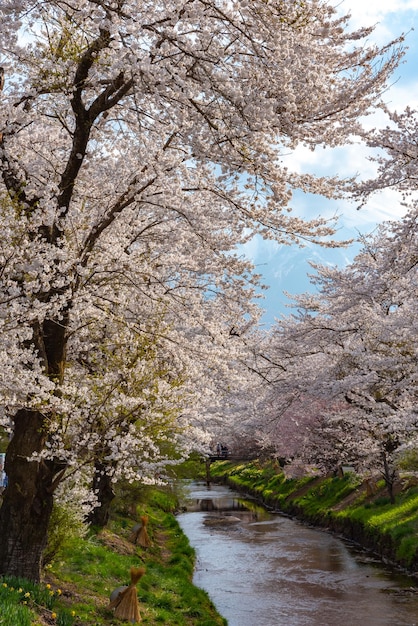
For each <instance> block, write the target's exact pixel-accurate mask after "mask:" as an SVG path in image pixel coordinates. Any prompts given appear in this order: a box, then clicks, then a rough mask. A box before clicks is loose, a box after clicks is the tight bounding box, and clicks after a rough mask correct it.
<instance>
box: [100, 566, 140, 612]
mask: <svg viewBox="0 0 418 626" xmlns="http://www.w3.org/2000/svg"><path fill="white" fill-rule="evenodd" d="M144 574H145V568H144V567H131V584H130V585H129V587H126V589H124V590H123V591H121V592H120V593H119V594H118V595H117V596H116V598H115V599H114V600H112V601H111V603H110V604H109V609H115V617H118V618H119V619H122V620H127V621H129V622H132V623H133V624H135V623H137V622H140V621H141V614H140V612H139V604H138V595H137V591H136V585H137V583H138V580H139V579H140V578H141V577H142V576H143V575H144Z"/></svg>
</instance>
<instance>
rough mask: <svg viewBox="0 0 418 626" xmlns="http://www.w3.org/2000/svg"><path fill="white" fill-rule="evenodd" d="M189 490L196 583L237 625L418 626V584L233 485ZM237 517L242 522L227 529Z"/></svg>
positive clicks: (187, 527) (187, 517)
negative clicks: (237, 490) (243, 495)
mask: <svg viewBox="0 0 418 626" xmlns="http://www.w3.org/2000/svg"><path fill="white" fill-rule="evenodd" d="M189 489H190V495H189V499H188V501H187V503H186V507H187V512H185V513H184V514H182V515H180V516H179V522H180V524H181V526H182V528H183V530H184V532H185V533H186V534H187V536H188V537H189V540H190V543H191V544H192V545H193V547H194V548H195V549H196V552H197V557H198V559H197V567H196V571H195V576H194V581H195V584H197V585H199V586H200V587H202V588H204V589H206V590H207V591H208V593H209V595H210V596H211V598H212V599H213V601H214V603H215V604H216V606H217V608H218V610H219V612H220V613H221V614H222V615H223V616H224V617H226V618H227V620H228V623H229V626H335V624H338V625H339V626H358V622H359V620H360V621H363V623H364V624H365V626H366V625H367V626H416V625H417V624H418V618H417V616H418V595H417V594H416V593H414V592H413V591H409V589H410V588H411V587H413V586H414V585H415V584H416V581H413V580H412V579H409V578H407V577H403V576H399V575H396V574H393V573H391V572H390V571H389V570H387V569H385V568H384V567H382V566H379V567H376V565H375V564H373V563H371V562H367V560H368V559H367V558H359V557H360V556H361V555H360V554H359V553H357V554H356V553H355V552H354V551H352V550H351V548H350V547H348V546H347V545H346V544H345V543H343V542H342V541H340V540H339V539H337V538H336V537H333V536H332V535H330V534H328V533H326V532H322V531H320V530H317V529H313V528H309V527H307V526H304V525H303V524H301V523H299V522H297V521H295V520H292V519H290V518H288V517H283V516H281V515H277V514H273V513H269V512H267V511H265V510H264V509H263V508H261V507H259V506H257V505H256V504H255V503H254V502H252V501H247V500H245V499H243V498H241V497H240V496H239V494H237V493H235V492H233V491H231V490H229V489H228V488H226V487H223V486H216V485H215V486H213V487H212V488H211V489H210V490H208V489H207V488H206V487H205V486H204V485H203V484H202V485H201V484H192V485H190V487H189ZM231 516H233V517H234V518H235V520H236V523H234V524H233V525H231V524H228V523H222V520H224V521H227V520H228V518H229V517H231ZM211 520H212V521H213V520H220V522H221V523H215V524H210V523H209V524H208V523H207V522H208V521H209V522H210V521H211Z"/></svg>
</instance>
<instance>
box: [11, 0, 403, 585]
mask: <svg viewBox="0 0 418 626" xmlns="http://www.w3.org/2000/svg"><path fill="white" fill-rule="evenodd" d="M0 19H1V24H2V27H1V33H0V55H1V63H2V68H3V69H2V72H1V79H2V80H1V87H2V91H1V111H0V131H1V140H0V163H1V165H0V170H1V181H2V182H1V189H0V192H1V196H0V211H1V222H0V223H1V226H0V229H1V237H0V256H1V263H0V266H1V274H0V281H1V293H2V298H1V302H0V332H1V336H2V368H1V374H0V376H1V384H0V389H1V396H2V397H1V406H2V419H3V423H4V424H5V425H6V426H7V427H9V428H10V432H11V434H12V439H11V441H10V444H9V446H8V449H7V456H6V471H7V474H8V477H9V485H8V487H7V489H6V491H5V493H4V497H3V502H2V507H1V509H0V526H1V528H2V533H1V537H0V573H7V574H16V575H19V576H25V577H28V578H31V579H34V580H37V579H38V578H39V576H40V571H39V564H40V560H41V554H42V550H43V548H44V546H45V541H46V533H47V527H48V520H49V517H50V513H51V509H52V504H53V494H54V492H55V490H56V489H57V487H58V485H59V483H60V481H61V480H62V479H63V477H64V476H65V473H66V472H67V469H68V463H69V459H70V458H71V456H72V455H71V450H68V449H67V448H66V445H67V446H70V447H71V445H73V444H72V443H71V442H74V441H75V440H76V437H75V436H71V437H69V438H68V440H67V442H68V443H67V444H65V442H64V440H63V438H62V437H61V431H62V424H63V423H64V422H66V424H67V432H70V431H71V430H72V429H73V430H74V432H76V430H77V428H80V427H81V424H82V421H83V418H84V419H85V420H88V419H89V416H88V415H87V412H86V411H85V407H86V405H88V400H86V401H85V404H83V403H81V406H80V404H78V403H77V401H76V398H77V397H80V394H79V393H78V389H79V390H81V391H83V385H84V382H85V378H84V376H83V373H82V371H80V370H82V369H83V368H85V372H84V373H86V372H87V373H88V368H89V364H88V359H87V358H86V355H87V354H88V353H89V352H90V351H91V350H92V346H94V344H95V341H96V340H97V337H98V336H99V333H98V328H99V326H100V325H103V319H104V318H105V317H109V318H112V317H113V315H119V314H123V315H122V318H123V319H124V320H125V323H126V324H127V325H128V327H129V328H131V329H134V328H136V330H137V331H138V332H140V333H141V332H143V333H146V332H147V322H148V321H149V320H150V319H151V318H152V316H153V315H155V314H156V310H158V311H161V310H162V311H164V312H165V313H167V315H169V320H170V323H171V324H172V326H171V327H170V333H169V335H168V334H167V343H171V345H174V344H175V345H176V348H177V353H176V354H175V357H176V359H178V360H179V361H181V360H182V359H187V360H188V362H189V364H190V367H189V368H186V369H187V376H188V379H189V380H193V367H192V363H193V359H192V356H193V354H194V355H195V356H197V355H198V356H199V359H200V360H199V359H197V358H196V361H197V362H199V363H202V360H203V359H202V355H203V354H204V353H205V352H206V351H208V353H209V354H212V355H213V353H214V352H216V351H217V352H218V354H219V355H221V354H222V355H223V357H222V358H223V361H224V363H225V365H224V368H223V370H221V371H222V372H224V373H226V369H227V364H228V363H229V362H231V363H237V362H238V361H239V359H238V358H237V354H236V346H237V344H238V343H239V338H240V336H242V334H243V330H242V329H243V328H245V325H246V324H247V323H248V321H249V319H250V318H251V316H253V314H254V307H253V306H252V305H251V299H252V297H253V295H254V288H255V285H256V284H257V277H256V276H255V275H253V274H252V269H251V267H250V264H249V263H247V262H245V260H243V259H240V258H239V256H238V255H237V253H236V248H237V246H238V245H239V244H242V243H245V242H246V241H248V239H249V238H251V237H252V236H253V235H254V234H256V233H258V234H260V235H262V236H263V237H268V238H273V239H276V240H277V241H279V242H282V243H294V242H300V241H303V240H306V239H308V240H311V241H316V242H323V243H324V244H325V243H328V245H333V244H332V242H329V241H328V240H327V239H326V238H327V237H328V236H329V235H331V234H332V232H333V229H332V225H329V224H328V223H327V222H326V220H324V219H322V218H320V217H319V218H315V219H312V220H309V221H303V220H301V219H298V218H297V217H295V216H293V215H292V213H291V212H289V211H290V210H289V202H290V199H291V190H292V188H295V187H299V188H301V189H303V190H305V191H312V192H315V193H325V194H327V195H332V194H333V193H336V192H337V190H338V188H339V181H338V180H337V179H324V178H316V177H315V176H313V175H299V174H298V173H295V172H291V171H289V170H288V169H287V168H286V161H285V155H286V153H288V152H289V150H291V149H292V148H294V147H295V146H296V145H297V144H298V143H301V142H302V143H304V144H306V145H307V146H310V147H312V148H314V147H315V146H317V145H332V146H335V145H339V144H342V143H344V142H345V141H347V140H348V139H349V137H350V136H351V134H352V133H355V132H357V131H358V132H359V131H360V126H359V123H358V119H359V118H360V117H361V116H363V115H365V114H367V113H368V112H369V111H371V110H373V107H374V106H375V105H376V104H377V103H378V102H379V100H380V94H381V92H382V91H383V90H384V87H385V84H386V82H387V79H388V77H389V76H390V74H391V72H392V71H393V69H394V68H395V67H396V65H397V63H398V62H399V59H400V57H401V55H402V50H401V48H400V47H398V46H396V45H394V44H393V43H391V44H389V45H388V46H386V47H383V48H377V47H371V46H368V45H367V44H366V43H364V42H365V38H366V37H367V35H368V34H369V32H370V30H368V29H362V30H359V31H356V32H349V31H348V30H347V18H340V17H336V14H335V11H334V9H333V8H332V7H331V6H329V5H327V4H326V3H325V2H323V1H319V0H310V1H308V2H301V1H300V0H293V1H290V2H271V3H270V2H264V1H261V0H260V1H259V0H255V1H252V2H239V3H237V2H229V1H222V0H220V1H212V0H210V1H200V0H196V1H192V0H181V1H179V0H166V1H165V2H160V1H157V2H140V3H138V2H137V1H136V0H135V1H134V0H116V2H114V1H112V2H110V1H108V0H69V1H68V0H66V1H65V2H63V1H62V0H49V1H48V2H44V1H42V0H41V1H40V2H35V3H33V2H31V1H29V0H5V1H4V2H2V4H1V7H0ZM395 43H396V42H395ZM134 304H135V306H133V305H134ZM157 305H158V306H157ZM130 311H132V314H135V315H132V318H130V317H129V315H128V314H127V313H128V312H130ZM187 313H188V315H187ZM141 316H142V317H141ZM104 345H105V344H104ZM186 347H187V348H188V350H186V349H185V348H186ZM211 347H212V349H210V348H211ZM185 354H187V355H188V356H187V357H186V356H184V355H185ZM220 361H221V357H220V356H218V359H217V362H218V364H219V362H220ZM169 362H170V359H169V358H167V359H166V363H169ZM215 362H216V359H212V360H211V361H210V363H209V368H210V371H211V374H212V379H213V386H212V387H211V389H212V392H213V389H214V385H215V381H216V380H217V381H218V383H219V384H220V385H221V386H222V388H225V389H226V388H227V386H228V385H227V382H226V380H225V379H224V380H222V376H221V374H220V373H216V371H215V370H216V367H215ZM108 365H109V367H114V366H115V363H114V362H113V363H112V359H109V360H108ZM118 367H119V366H118ZM197 370H198V372H199V375H198V376H197V377H196V380H195V388H196V392H201V389H202V382H203V381H202V376H201V372H202V368H201V367H200V366H199V368H197ZM97 371H98V372H99V373H100V376H101V378H102V383H101V382H100V380H98V381H97V386H98V387H100V386H102V388H103V390H106V389H107V388H108V386H110V387H111V386H112V385H113V389H114V390H115V391H117V390H118V388H117V385H116V379H117V373H116V374H115V373H114V372H113V371H105V370H103V369H100V368H99V369H98V370H97ZM173 371H174V373H175V374H174V378H175V375H176V374H177V373H178V369H177V368H176V367H174V368H173ZM73 373H74V374H77V376H72V374H73ZM82 376H83V378H82ZM112 378H113V382H112ZM163 378H164V377H163ZM87 379H88V377H87ZM120 384H122V381H121V383H120ZM133 389H134V386H133V387H132V391H133ZM88 392H89V391H88V385H87V386H86V388H84V392H83V393H84V394H87V393H88ZM117 395H118V394H117V393H115V395H114V396H113V397H117ZM119 395H120V394H119ZM93 397H94V398H97V395H96V394H95V395H94V396H93ZM133 397H134V398H135V392H134V391H133ZM126 401H127V400H126ZM133 401H135V400H133ZM94 402H96V399H95V400H94ZM127 402H128V401H127ZM118 406H120V403H119V405H118ZM93 408H94V403H93ZM96 413H97V411H96ZM89 415H90V414H89ZM195 417H196V416H195ZM196 419H197V417H196ZM206 427H207V426H206ZM102 432H103V431H102V422H101V419H99V420H98V422H97V436H98V438H100V435H101V434H102ZM125 435H126V433H125ZM126 441H127V436H124V437H122V436H120V432H119V434H116V433H115V438H114V440H113V442H114V443H115V446H116V444H118V446H123V445H126ZM108 443H109V445H110V443H111V442H110V440H108ZM116 447H117V446H116ZM114 454H115V455H118V454H119V452H118V451H117V450H114ZM119 456H120V455H119Z"/></svg>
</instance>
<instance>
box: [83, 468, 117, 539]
mask: <svg viewBox="0 0 418 626" xmlns="http://www.w3.org/2000/svg"><path fill="white" fill-rule="evenodd" d="M107 469H108V466H107V465H106V464H105V463H102V462H100V461H96V463H95V465H94V477H93V491H94V492H95V493H96V495H97V498H98V501H99V504H98V506H97V507H96V508H94V509H93V510H92V511H91V512H90V514H89V515H88V518H87V521H88V522H89V524H92V525H93V526H98V527H99V528H104V527H105V526H106V524H107V523H108V521H109V517H110V506H111V504H112V501H113V499H114V497H115V492H114V491H113V485H112V480H111V477H110V476H109V474H108V473H107V472H106V470H107Z"/></svg>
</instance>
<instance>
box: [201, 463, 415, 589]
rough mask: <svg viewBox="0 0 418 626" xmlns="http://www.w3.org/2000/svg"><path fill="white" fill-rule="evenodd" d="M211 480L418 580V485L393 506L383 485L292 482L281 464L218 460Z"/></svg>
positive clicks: (347, 480) (313, 479) (351, 479)
mask: <svg viewBox="0 0 418 626" xmlns="http://www.w3.org/2000/svg"><path fill="white" fill-rule="evenodd" d="M211 476H212V478H213V479H214V480H215V481H222V482H225V483H226V484H228V485H230V486H231V487H233V488H234V489H236V490H238V491H241V492H245V493H247V494H249V495H252V496H253V497H255V498H256V499H257V500H259V502H261V503H262V504H263V505H264V506H266V507H267V508H271V509H274V510H280V511H282V512H283V513H287V514H289V515H292V516H295V517H297V518H299V519H302V520H304V521H306V522H308V523H311V524H314V525H317V526H321V527H323V528H328V529H329V530H331V531H333V532H335V533H337V534H340V535H342V536H343V537H345V538H346V539H349V540H351V541H354V542H356V543H358V544H360V545H362V546H363V547H364V548H366V549H368V550H371V551H372V552H374V553H375V554H376V555H378V556H379V557H380V558H381V559H382V560H384V561H386V562H389V563H391V564H393V565H395V566H397V567H400V568H402V569H403V570H405V571H406V572H408V573H409V574H411V575H413V576H416V577H418V486H417V485H415V486H406V487H404V488H403V489H402V488H400V489H398V493H397V495H396V500H395V503H394V504H391V503H390V501H389V498H388V497H386V492H385V489H384V486H383V484H378V485H377V486H376V487H375V488H374V490H373V493H371V491H370V486H369V485H368V484H366V483H363V482H362V481H361V480H360V479H359V477H357V476H356V475H354V474H352V473H350V474H347V475H345V476H344V477H342V478H340V477H318V476H306V477H303V478H300V479H289V478H286V476H285V474H284V473H283V471H282V469H281V468H280V466H279V465H278V464H275V463H273V462H267V463H261V462H257V461H254V462H251V463H245V464H234V463H232V462H229V461H218V462H216V463H213V464H212V466H211Z"/></svg>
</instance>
